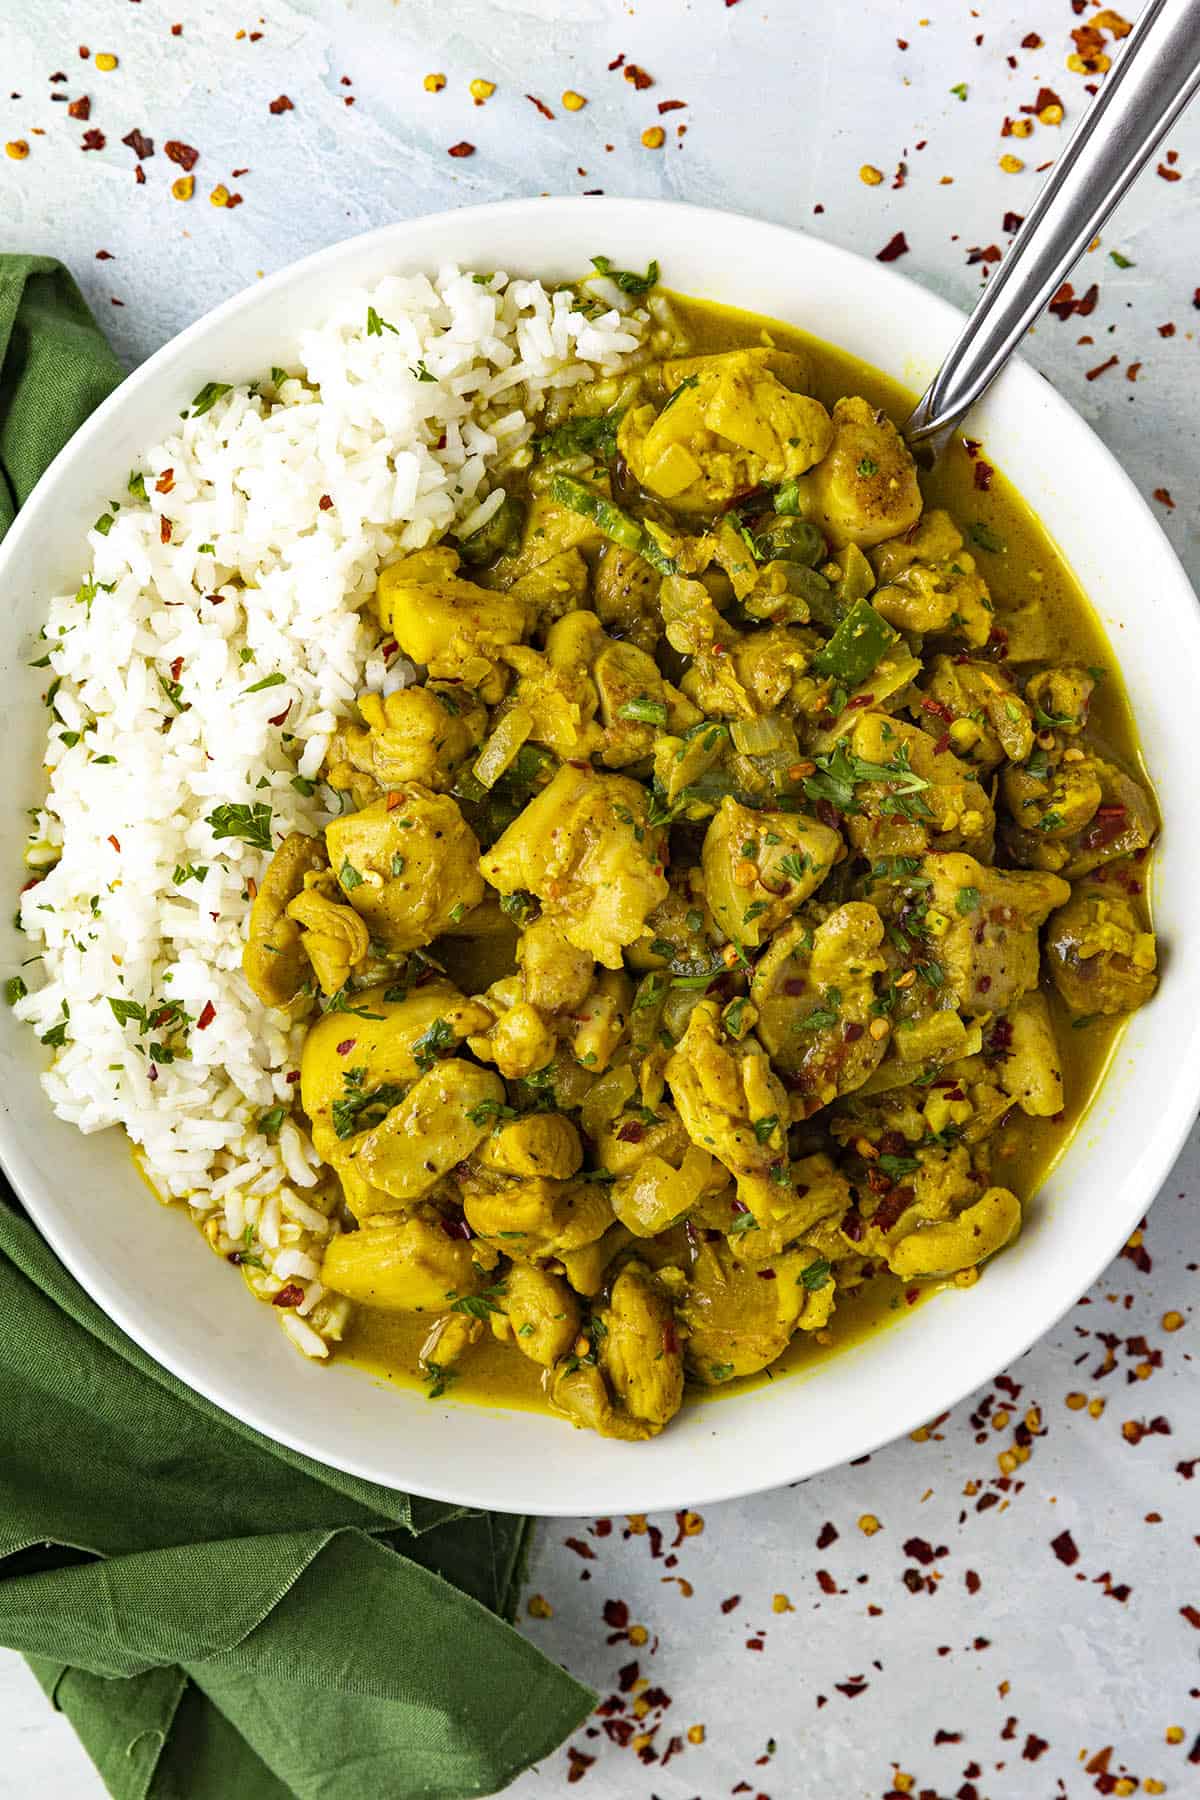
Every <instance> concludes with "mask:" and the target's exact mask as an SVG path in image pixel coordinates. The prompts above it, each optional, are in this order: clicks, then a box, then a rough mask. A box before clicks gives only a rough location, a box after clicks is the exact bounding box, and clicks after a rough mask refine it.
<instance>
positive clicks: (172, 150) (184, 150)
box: [122, 133, 200, 170]
mask: <svg viewBox="0 0 1200 1800" xmlns="http://www.w3.org/2000/svg"><path fill="white" fill-rule="evenodd" d="M130 135H131V136H132V135H133V134H132V133H131V134H130ZM122 141H123V142H125V143H128V141H129V140H128V138H126V139H123V140H122ZM138 154H139V155H140V154H141V152H140V151H139V152H138ZM147 154H153V152H152V151H151V152H147ZM163 154H164V156H166V157H167V159H168V160H169V161H170V162H173V163H178V164H179V167H180V168H181V169H184V170H190V169H194V168H195V166H196V164H197V163H198V162H199V160H200V152H199V151H198V150H193V148H192V146H191V145H190V144H183V143H181V142H180V141H179V139H178V138H168V139H167V141H166V143H165V144H164V145H163Z"/></svg>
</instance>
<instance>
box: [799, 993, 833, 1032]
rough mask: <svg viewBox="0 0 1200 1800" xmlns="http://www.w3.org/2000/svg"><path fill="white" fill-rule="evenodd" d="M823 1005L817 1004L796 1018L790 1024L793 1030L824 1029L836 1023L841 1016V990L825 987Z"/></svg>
mask: <svg viewBox="0 0 1200 1800" xmlns="http://www.w3.org/2000/svg"><path fill="white" fill-rule="evenodd" d="M824 1000H825V1004H824V1006H818V1007H815V1008H814V1009H813V1011H812V1012H810V1013H807V1014H806V1015H805V1017H804V1018H803V1019H798V1020H797V1021H796V1023H795V1024H794V1025H793V1026H792V1030H793V1031H824V1030H825V1029H826V1028H827V1027H828V1026H832V1025H836V1024H837V1022H838V1020H839V1019H840V1018H841V1016H842V990H841V989H840V988H835V987H831V988H826V990H825V995H824Z"/></svg>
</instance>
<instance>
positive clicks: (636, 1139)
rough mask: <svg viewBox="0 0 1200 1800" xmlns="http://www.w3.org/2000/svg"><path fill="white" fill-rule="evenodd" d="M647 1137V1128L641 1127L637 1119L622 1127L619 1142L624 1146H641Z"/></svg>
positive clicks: (618, 1135) (618, 1134)
mask: <svg viewBox="0 0 1200 1800" xmlns="http://www.w3.org/2000/svg"><path fill="white" fill-rule="evenodd" d="M645 1135H646V1127H645V1126H644V1125H639V1124H638V1122H637V1120H636V1119H630V1121H629V1123H628V1125H622V1127H621V1129H620V1131H618V1133H617V1141H618V1142H619V1143H622V1144H640V1143H641V1141H642V1139H643V1138H644V1137H645Z"/></svg>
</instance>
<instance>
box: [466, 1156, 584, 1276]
mask: <svg viewBox="0 0 1200 1800" xmlns="http://www.w3.org/2000/svg"><path fill="white" fill-rule="evenodd" d="M460 1186H461V1188H462V1193H463V1210H464V1212H465V1213H466V1217H467V1224H468V1225H469V1226H470V1227H471V1230H472V1231H473V1232H474V1233H475V1235H476V1237H481V1238H485V1239H491V1240H494V1242H495V1245H496V1248H497V1249H498V1250H502V1251H503V1252H504V1254H505V1256H512V1257H518V1258H521V1259H524V1260H526V1261H530V1262H534V1261H540V1260H545V1259H546V1258H549V1257H557V1256H562V1255H563V1254H564V1253H565V1252H567V1251H570V1250H579V1249H581V1248H582V1247H583V1246H584V1245H585V1244H594V1243H595V1242H596V1241H597V1239H599V1238H602V1237H603V1236H604V1234H605V1232H606V1231H607V1230H608V1228H609V1226H610V1225H612V1224H613V1210H612V1207H611V1206H610V1205H609V1201H608V1196H607V1194H606V1193H605V1192H604V1190H603V1188H602V1187H601V1186H600V1185H599V1184H598V1183H596V1182H588V1181H551V1180H548V1179H546V1178H545V1177H543V1176H529V1177H523V1178H521V1179H519V1180H511V1179H508V1178H506V1177H503V1176H499V1175H494V1174H492V1173H491V1172H490V1171H487V1170H484V1169H482V1168H480V1169H478V1170H477V1172H475V1173H471V1174H466V1175H464V1176H463V1177H462V1178H461V1181H460Z"/></svg>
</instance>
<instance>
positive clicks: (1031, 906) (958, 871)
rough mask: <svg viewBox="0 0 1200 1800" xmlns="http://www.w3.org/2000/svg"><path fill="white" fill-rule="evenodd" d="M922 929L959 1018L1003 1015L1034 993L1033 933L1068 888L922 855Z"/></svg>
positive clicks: (968, 859)
mask: <svg viewBox="0 0 1200 1800" xmlns="http://www.w3.org/2000/svg"><path fill="white" fill-rule="evenodd" d="M921 870H922V873H923V874H924V875H926V876H927V877H928V878H929V881H930V888H929V910H928V912H927V914H926V930H927V932H929V933H931V935H932V939H933V948H934V952H935V955H936V960H937V962H938V964H939V965H940V967H941V969H942V971H943V972H944V975H945V979H946V984H947V986H948V987H949V989H950V991H951V993H952V994H953V995H954V997H955V1001H956V1003H957V1005H958V1008H959V1011H960V1012H963V1013H966V1014H967V1016H968V1017H976V1016H978V1015H979V1014H981V1013H994V1012H1003V1011H1005V1010H1006V1009H1007V1008H1008V1007H1009V1006H1011V1005H1012V1003H1013V1002H1014V1001H1015V1000H1018V999H1019V998H1020V996H1021V995H1022V994H1026V993H1028V992H1029V991H1030V990H1031V989H1032V988H1035V987H1036V986H1037V980H1038V930H1039V928H1040V927H1041V926H1042V925H1043V924H1044V923H1045V921H1046V919H1047V917H1048V915H1049V914H1050V913H1051V912H1053V910H1054V908H1055V907H1056V906H1062V905H1063V903H1064V902H1065V901H1066V900H1067V899H1068V898H1069V896H1070V889H1069V888H1068V886H1067V884H1066V882H1065V881H1060V880H1059V878H1058V876H1057V875H1044V874H1041V873H1040V872H1034V871H1032V870H1029V871H1027V870H1011V869H994V868H989V867H988V866H986V865H985V864H983V863H979V862H976V860H975V858H974V857H973V856H964V855H962V854H961V853H958V852H954V851H948V852H945V853H943V854H940V855H931V856H926V857H925V858H924V859H923V861H922V864H921Z"/></svg>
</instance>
